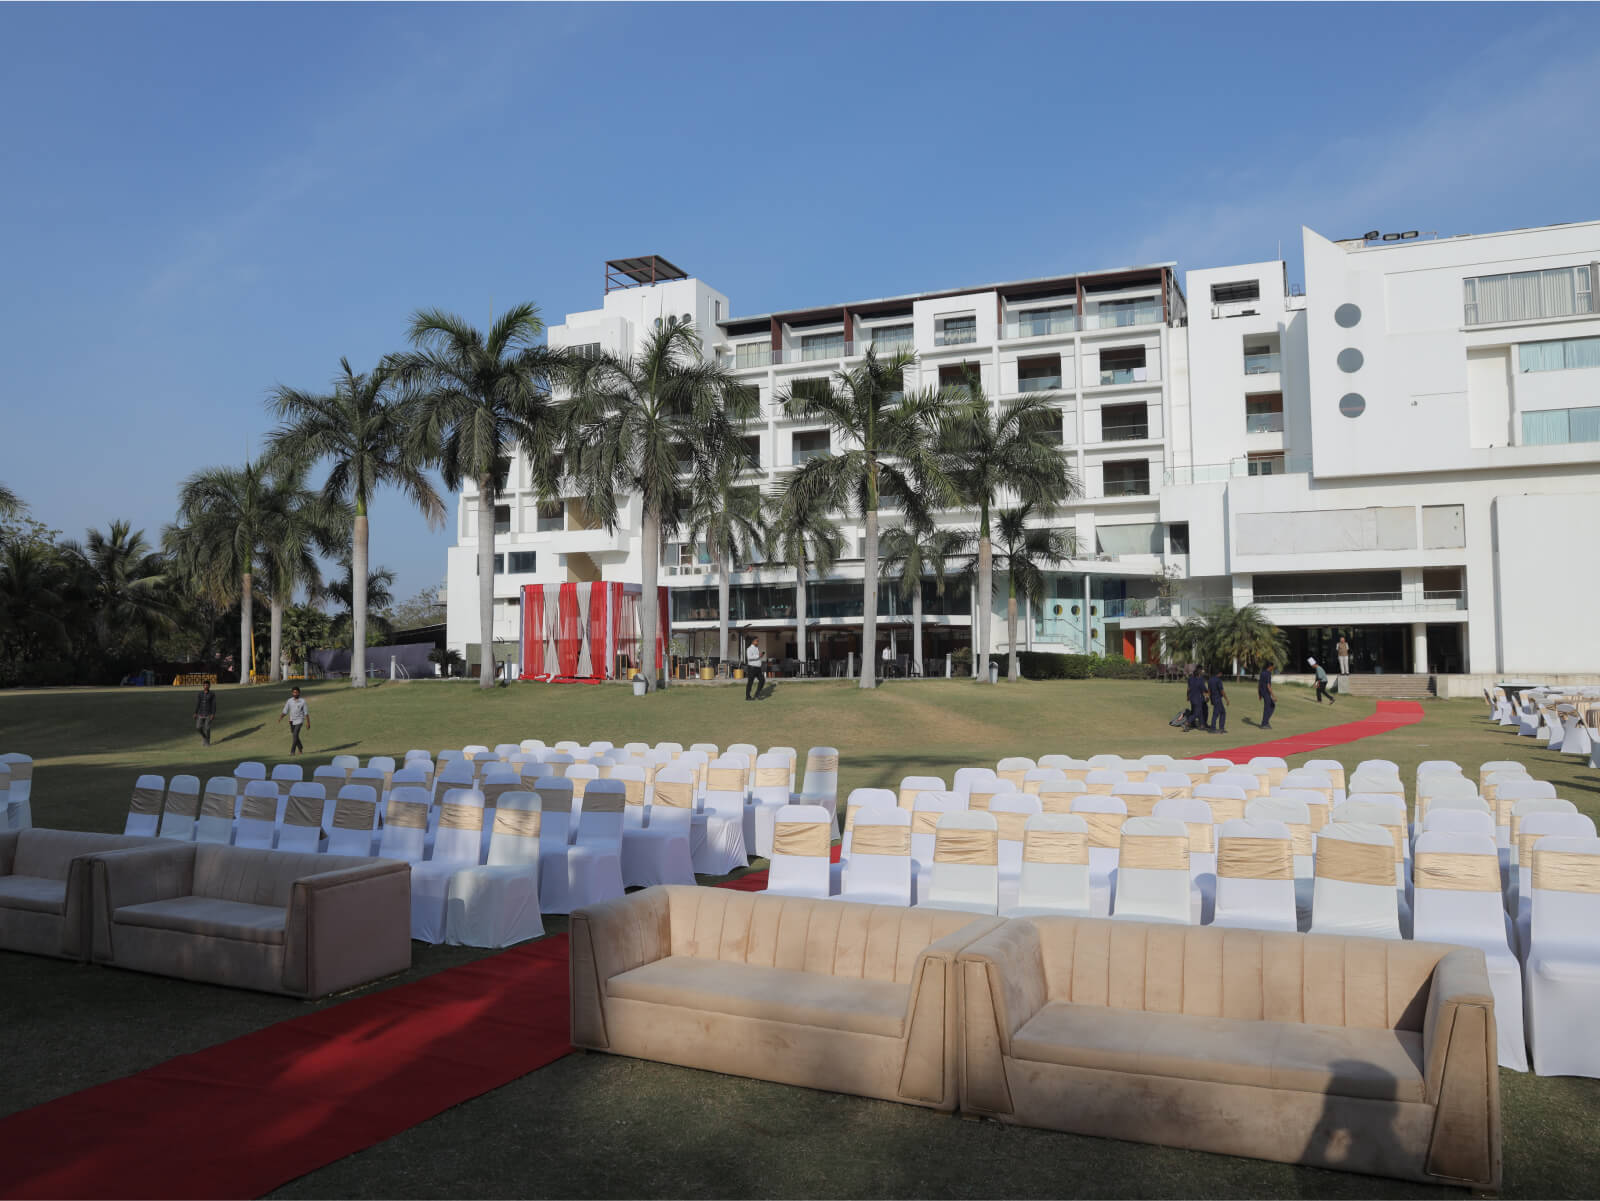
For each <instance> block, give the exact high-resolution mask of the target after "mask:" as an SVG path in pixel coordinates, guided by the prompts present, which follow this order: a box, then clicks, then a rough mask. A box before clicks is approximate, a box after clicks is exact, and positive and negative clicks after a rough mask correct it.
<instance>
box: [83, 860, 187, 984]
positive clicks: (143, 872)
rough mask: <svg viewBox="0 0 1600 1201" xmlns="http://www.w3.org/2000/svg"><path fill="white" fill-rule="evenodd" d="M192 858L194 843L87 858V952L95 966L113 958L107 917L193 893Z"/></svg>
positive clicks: (109, 924) (109, 919)
mask: <svg viewBox="0 0 1600 1201" xmlns="http://www.w3.org/2000/svg"><path fill="white" fill-rule="evenodd" d="M194 854H195V844H194V843H192V842H172V843H168V844H167V845H166V846H143V847H130V848H129V849H128V850H125V851H104V852H101V853H100V854H96V855H93V856H90V857H89V864H90V869H91V871H92V873H93V875H92V877H91V883H90V895H91V898H92V900H91V906H92V913H91V915H90V929H91V939H92V944H91V951H92V958H93V959H94V960H95V961H96V962H99V963H109V962H110V961H111V960H112V958H113V951H112V946H111V916H112V914H114V913H115V912H116V911H117V910H118V909H120V908H122V907H123V906H124V905H143V904H146V903H148V902H150V901H165V900H170V899H171V898H173V897H186V896H190V895H191V894H192V893H193V892H194Z"/></svg>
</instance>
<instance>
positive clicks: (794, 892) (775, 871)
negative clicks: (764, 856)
mask: <svg viewBox="0 0 1600 1201" xmlns="http://www.w3.org/2000/svg"><path fill="white" fill-rule="evenodd" d="M832 842H833V814H831V813H830V812H828V809H827V807H826V806H823V805H785V806H783V808H781V809H779V810H778V815H777V820H776V823H775V824H774V826H773V833H772V860H771V862H772V866H771V869H770V870H769V872H768V875H767V891H768V892H775V893H781V894H783V895H784V896H800V897H820V898H824V899H826V897H827V896H828V891H829V883H828V876H829V872H828V866H829V861H830V859H831V857H832V852H833V847H832Z"/></svg>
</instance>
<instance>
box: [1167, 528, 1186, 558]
mask: <svg viewBox="0 0 1600 1201" xmlns="http://www.w3.org/2000/svg"><path fill="white" fill-rule="evenodd" d="M1167 545H1168V547H1169V548H1170V549H1171V553H1173V554H1175V555H1186V554H1188V553H1189V523H1188V522H1187V521H1169V522H1168V523H1167Z"/></svg>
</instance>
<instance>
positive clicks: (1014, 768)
mask: <svg viewBox="0 0 1600 1201" xmlns="http://www.w3.org/2000/svg"><path fill="white" fill-rule="evenodd" d="M1038 766H1039V765H1038V764H1037V763H1035V762H1034V761H1033V760H1032V759H1029V758H1028V757H1027V756H1026V755H1010V756H1007V757H1006V758H1004V759H1002V760H1000V762H998V763H996V764H995V765H994V774H995V775H996V776H998V777H999V778H1000V779H1002V780H1005V781H1006V782H1007V783H1009V784H1011V785H1012V786H1013V787H1014V788H1015V789H1016V790H1017V791H1018V792H1021V791H1022V785H1023V783H1024V781H1026V780H1027V778H1028V773H1029V772H1030V771H1032V770H1033V769H1034V768H1036V767H1038Z"/></svg>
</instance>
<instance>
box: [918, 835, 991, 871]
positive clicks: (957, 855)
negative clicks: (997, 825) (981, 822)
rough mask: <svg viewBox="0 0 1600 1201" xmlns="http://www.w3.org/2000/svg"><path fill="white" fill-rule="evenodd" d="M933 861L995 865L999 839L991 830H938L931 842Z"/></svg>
mask: <svg viewBox="0 0 1600 1201" xmlns="http://www.w3.org/2000/svg"><path fill="white" fill-rule="evenodd" d="M933 861H934V862H935V863H969V864H976V865H978V866H979V867H996V866H998V865H999V863H1000V840H999V838H998V837H996V833H995V831H993V830H940V831H939V832H938V835H937V837H936V838H935V839H934V843H933Z"/></svg>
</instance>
